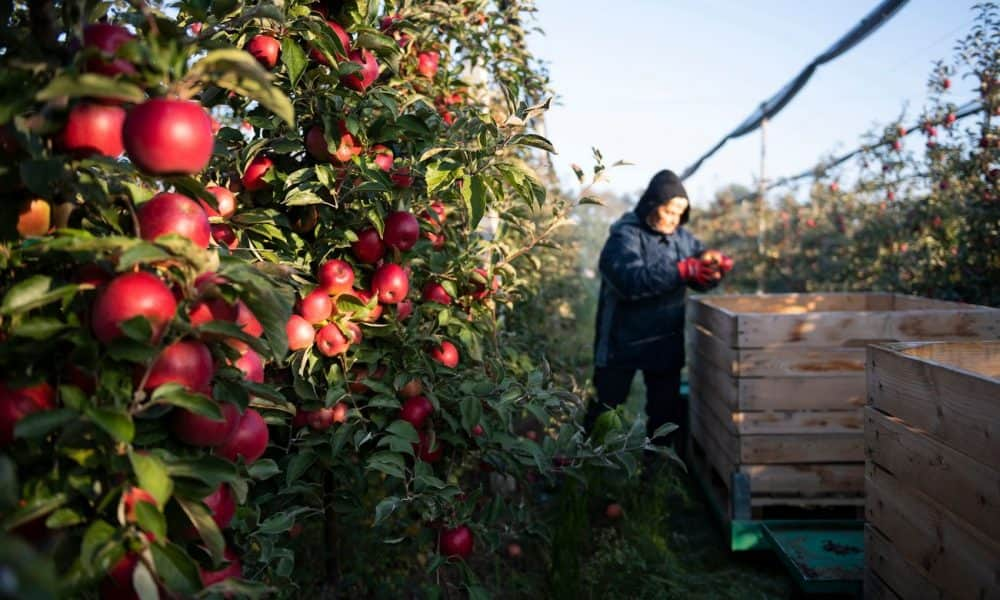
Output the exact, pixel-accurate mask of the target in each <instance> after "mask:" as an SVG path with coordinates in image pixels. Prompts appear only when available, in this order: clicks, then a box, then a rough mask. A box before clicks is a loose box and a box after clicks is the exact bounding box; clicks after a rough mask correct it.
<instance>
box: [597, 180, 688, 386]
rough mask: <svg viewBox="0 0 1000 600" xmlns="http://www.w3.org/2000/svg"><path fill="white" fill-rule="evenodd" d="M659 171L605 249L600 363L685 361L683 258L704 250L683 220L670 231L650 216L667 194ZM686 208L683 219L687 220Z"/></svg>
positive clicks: (655, 365)
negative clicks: (655, 225)
mask: <svg viewBox="0 0 1000 600" xmlns="http://www.w3.org/2000/svg"><path fill="white" fill-rule="evenodd" d="M663 173H668V174H669V175H670V177H674V178H676V176H674V175H673V173H669V172H668V171H663V172H661V173H659V174H657V176H656V177H654V178H653V181H652V182H651V183H650V187H649V189H647V190H646V193H645V194H643V196H642V198H640V200H639V203H638V205H637V206H636V208H635V210H634V211H632V212H629V213H626V214H625V215H623V216H622V217H621V218H620V219H618V221H616V222H615V223H614V224H613V225H612V226H611V233H610V235H609V236H608V240H607V242H605V244H604V249H603V250H602V251H601V258H600V263H599V269H600V273H601V293H600V298H599V300H598V305H597V324H596V332H595V342H594V364H595V365H596V366H597V367H628V368H634V369H651V370H663V369H680V368H681V367H683V366H684V301H685V284H684V282H683V281H682V280H681V278H680V274H679V273H678V271H677V262H678V261H680V260H682V259H684V258H687V257H689V256H697V255H700V254H701V253H702V252H703V251H704V246H703V245H702V243H701V241H699V240H698V239H697V238H696V237H694V235H693V234H691V232H689V231H688V230H687V229H686V228H684V226H683V225H681V226H679V227H678V228H677V230H676V231H674V233H672V234H670V235H665V234H662V233H659V232H657V231H655V230H654V229H652V228H651V227H650V226H649V225H648V224H647V223H646V217H647V216H648V215H649V213H650V212H652V210H653V209H654V208H656V207H657V206H658V205H660V204H662V203H663V202H665V201H667V200H669V198H670V197H671V196H668V197H666V198H664V195H663V189H662V187H660V186H658V185H657V184H658V183H660V182H658V178H659V177H660V176H661V175H662V174H663ZM687 217H688V213H687V212H685V213H684V215H683V216H682V218H681V223H682V224H683V223H685V222H686V221H687Z"/></svg>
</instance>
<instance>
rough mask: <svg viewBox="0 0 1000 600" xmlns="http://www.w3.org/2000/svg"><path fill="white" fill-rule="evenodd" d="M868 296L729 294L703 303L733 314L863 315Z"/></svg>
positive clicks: (833, 293)
mask: <svg viewBox="0 0 1000 600" xmlns="http://www.w3.org/2000/svg"><path fill="white" fill-rule="evenodd" d="M870 295H871V294H869V293H856V292H846V293H845V292H820V293H812V294H730V295H725V296H706V297H704V300H703V301H704V302H705V303H707V304H710V305H712V306H715V307H718V308H720V309H723V310H726V311H729V312H731V313H737V314H743V313H771V314H803V313H809V312H818V311H860V310H865V309H866V308H867V305H868V298H869V296H870Z"/></svg>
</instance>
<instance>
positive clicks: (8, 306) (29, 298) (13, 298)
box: [0, 275, 52, 315]
mask: <svg viewBox="0 0 1000 600" xmlns="http://www.w3.org/2000/svg"><path fill="white" fill-rule="evenodd" d="M50 287H52V278H51V277H46V276H45V275H33V276H31V277H29V278H27V279H25V280H24V281H22V282H21V283H19V284H17V285H15V286H14V287H12V288H10V290H9V291H8V292H7V295H6V296H4V298H3V303H2V304H0V312H2V313H3V314H5V315H9V314H13V313H15V312H23V311H24V310H27V309H26V308H24V307H26V306H31V305H33V304H34V303H36V302H38V301H39V300H40V299H41V298H44V297H45V294H46V293H48V291H49V288H50Z"/></svg>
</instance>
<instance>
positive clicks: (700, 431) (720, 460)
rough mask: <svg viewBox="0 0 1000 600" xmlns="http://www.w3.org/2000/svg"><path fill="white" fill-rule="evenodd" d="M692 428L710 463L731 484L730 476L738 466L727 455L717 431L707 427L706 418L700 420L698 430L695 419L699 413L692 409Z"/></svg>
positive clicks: (724, 480)
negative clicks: (717, 438) (718, 438)
mask: <svg viewBox="0 0 1000 600" xmlns="http://www.w3.org/2000/svg"><path fill="white" fill-rule="evenodd" d="M691 416H692V428H691V433H692V434H693V435H694V436H695V439H696V440H697V441H698V444H699V445H700V446H701V448H702V450H704V452H705V457H706V459H707V460H708V463H709V464H710V465H711V466H712V468H713V469H715V471H716V473H718V475H719V478H720V479H722V481H723V482H725V484H726V487H727V488H728V486H729V478H730V475H732V473H733V471H734V470H735V469H736V466H735V465H734V464H733V462H732V460H730V459H729V458H728V457H727V456H726V450H725V449H724V448H723V447H722V446H721V445H720V444H719V442H718V441H717V440H716V438H715V432H713V431H712V430H711V428H709V427H705V425H704V423H705V422H704V420H699V421H698V423H699V427H698V428H697V430H696V429H695V427H694V423H695V421H696V420H697V419H698V417H699V415H698V414H697V413H696V412H695V411H692V415H691Z"/></svg>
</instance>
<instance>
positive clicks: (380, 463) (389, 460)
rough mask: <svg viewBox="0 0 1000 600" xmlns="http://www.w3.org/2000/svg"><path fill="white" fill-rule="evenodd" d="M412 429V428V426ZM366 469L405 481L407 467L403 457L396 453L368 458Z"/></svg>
mask: <svg viewBox="0 0 1000 600" xmlns="http://www.w3.org/2000/svg"><path fill="white" fill-rule="evenodd" d="M411 427H412V426H411ZM366 468H368V469H369V470H374V471H381V472H382V473H385V474H386V475H390V476H392V477H398V478H399V479H403V478H404V477H405V476H406V465H405V463H404V462H403V455H402V454H398V453H396V452H376V453H375V454H372V455H371V457H369V458H368V462H367V464H366Z"/></svg>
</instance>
